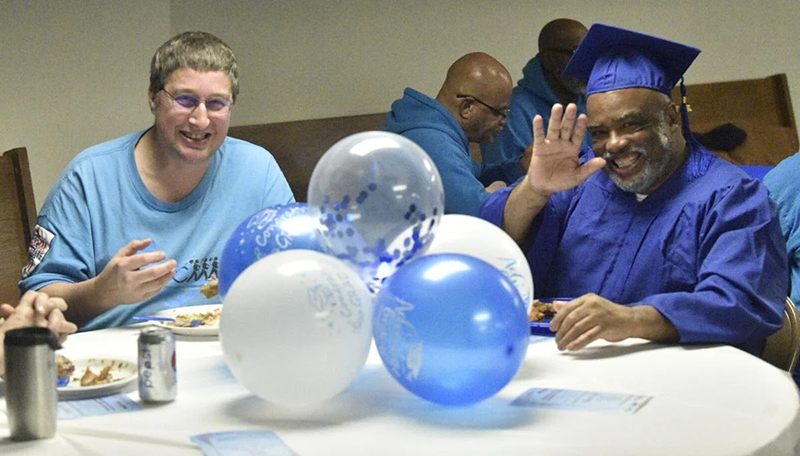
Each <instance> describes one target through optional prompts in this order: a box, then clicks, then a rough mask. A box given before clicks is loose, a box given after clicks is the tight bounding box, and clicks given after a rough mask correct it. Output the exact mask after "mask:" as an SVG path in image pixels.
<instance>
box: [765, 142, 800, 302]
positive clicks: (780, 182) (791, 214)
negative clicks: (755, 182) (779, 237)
mask: <svg viewBox="0 0 800 456" xmlns="http://www.w3.org/2000/svg"><path fill="white" fill-rule="evenodd" d="M764 185H766V186H767V188H768V189H769V195H770V196H771V197H772V199H774V200H775V202H777V203H778V205H779V206H780V216H781V230H782V231H783V237H784V239H785V240H786V249H787V251H788V254H789V268H790V269H791V284H792V285H791V286H792V289H791V293H790V296H791V298H792V301H794V303H795V304H796V305H797V304H800V153H797V154H794V155H792V156H791V157H788V158H785V159H783V161H781V162H780V163H778V166H776V167H775V168H773V169H772V170H771V171H770V172H768V173H767V175H766V176H764Z"/></svg>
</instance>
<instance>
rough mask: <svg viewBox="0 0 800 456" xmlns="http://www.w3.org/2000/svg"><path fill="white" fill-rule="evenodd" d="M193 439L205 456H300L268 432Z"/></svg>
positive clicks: (259, 431)
mask: <svg viewBox="0 0 800 456" xmlns="http://www.w3.org/2000/svg"><path fill="white" fill-rule="evenodd" d="M191 439H192V442H194V443H196V444H197V446H198V447H200V450H201V451H202V452H203V454H204V455H205V456H247V455H263V456H299V455H298V454H297V453H295V452H294V451H292V449H291V448H289V447H288V446H286V444H285V443H284V442H283V440H281V439H280V437H278V436H277V435H276V434H275V433H274V432H272V431H266V430H253V431H230V432H212V433H209V434H199V435H194V436H192V437H191Z"/></svg>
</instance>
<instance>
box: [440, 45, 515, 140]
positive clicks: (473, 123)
mask: <svg viewBox="0 0 800 456" xmlns="http://www.w3.org/2000/svg"><path fill="white" fill-rule="evenodd" d="M512 88H513V82H512V80H511V75H510V74H509V73H508V70H506V67H504V66H503V65H502V64H501V63H500V62H498V61H497V60H495V59H494V57H492V56H490V55H488V54H484V53H483V52H472V53H469V54H467V55H465V56H463V57H461V58H459V59H458V60H456V61H455V62H454V63H453V64H452V65H451V66H450V69H448V70H447V77H446V78H445V81H444V84H442V88H441V89H440V90H439V94H438V95H436V100H437V101H439V102H440V103H442V104H443V105H444V106H445V107H446V108H447V109H448V110H449V111H450V112H451V113H452V114H453V115H454V116H455V117H456V119H457V120H458V123H459V124H460V125H461V127H462V128H463V129H464V132H465V133H466V134H467V138H469V140H470V141H472V142H477V143H483V142H487V141H491V139H492V138H493V137H494V136H496V135H497V134H499V133H500V130H501V129H502V128H503V126H504V125H505V120H506V119H505V111H506V110H507V109H508V105H509V104H510V102H511V89H512Z"/></svg>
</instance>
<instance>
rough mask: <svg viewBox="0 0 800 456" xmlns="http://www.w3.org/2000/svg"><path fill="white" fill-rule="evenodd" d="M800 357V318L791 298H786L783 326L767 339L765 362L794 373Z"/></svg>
mask: <svg viewBox="0 0 800 456" xmlns="http://www.w3.org/2000/svg"><path fill="white" fill-rule="evenodd" d="M798 356H800V316H798V312H797V307H796V306H795V305H794V303H793V302H792V300H791V298H788V297H787V298H786V305H785V306H784V316H783V326H782V327H781V329H779V330H778V332H776V333H775V334H773V335H771V336H769V338H768V339H767V346H766V347H765V348H764V356H763V358H764V361H766V362H768V363H770V364H772V365H773V366H775V367H777V368H779V369H783V370H785V371H788V372H794V369H795V367H797V359H798Z"/></svg>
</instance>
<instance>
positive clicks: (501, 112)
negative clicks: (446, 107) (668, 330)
mask: <svg viewBox="0 0 800 456" xmlns="http://www.w3.org/2000/svg"><path fill="white" fill-rule="evenodd" d="M456 97H458V98H472V99H473V100H475V101H477V102H478V103H480V104H482V105H484V106H486V108H487V109H488V110H489V111H491V112H492V114H494V115H496V116H497V117H502V118H503V119H506V118H508V113H509V112H510V111H511V110H510V109H508V108H506V109H497V108H495V107H494V106H491V105H489V104H486V103H484V102H483V101H481V99H480V98H478V97H475V96H473V95H463V94H458V95H456Z"/></svg>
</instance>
